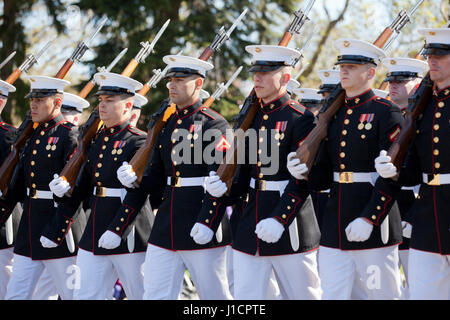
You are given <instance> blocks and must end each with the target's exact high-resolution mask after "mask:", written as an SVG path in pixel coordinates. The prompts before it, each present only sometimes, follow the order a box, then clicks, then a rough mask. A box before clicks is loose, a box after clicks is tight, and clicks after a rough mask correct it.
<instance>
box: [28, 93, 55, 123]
mask: <svg viewBox="0 0 450 320" xmlns="http://www.w3.org/2000/svg"><path fill="white" fill-rule="evenodd" d="M61 104H62V98H61V97H60V96H55V95H54V96H48V97H42V98H31V103H30V111H31V119H32V120H33V122H38V123H42V122H47V121H48V120H50V119H52V118H54V117H55V116H56V115H58V114H59V113H60V110H61Z"/></svg>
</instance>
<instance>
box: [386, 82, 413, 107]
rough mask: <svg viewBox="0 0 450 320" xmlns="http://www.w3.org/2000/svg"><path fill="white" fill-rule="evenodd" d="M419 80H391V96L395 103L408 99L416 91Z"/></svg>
mask: <svg viewBox="0 0 450 320" xmlns="http://www.w3.org/2000/svg"><path fill="white" fill-rule="evenodd" d="M416 84H417V81H416V79H413V80H404V81H389V97H390V99H391V100H392V101H394V102H395V103H397V104H399V103H403V102H404V101H408V98H409V97H410V96H411V95H412V94H413V93H414V91H415V88H416Z"/></svg>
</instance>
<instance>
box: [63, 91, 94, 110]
mask: <svg viewBox="0 0 450 320" xmlns="http://www.w3.org/2000/svg"><path fill="white" fill-rule="evenodd" d="M62 104H63V106H68V107H72V108H75V109H77V111H78V112H83V109H85V108H87V107H89V102H87V101H86V100H85V99H83V98H81V97H79V96H77V95H75V94H72V93H68V92H64V93H63V101H62Z"/></svg>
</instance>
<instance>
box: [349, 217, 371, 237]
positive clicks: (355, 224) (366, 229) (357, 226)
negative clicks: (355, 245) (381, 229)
mask: <svg viewBox="0 0 450 320" xmlns="http://www.w3.org/2000/svg"><path fill="white" fill-rule="evenodd" d="M372 230H373V225H372V224H371V223H370V222H367V221H366V220H365V219H364V218H356V219H355V220H353V221H352V222H350V223H349V224H348V226H347V228H345V233H346V235H347V239H348V241H356V242H362V241H366V240H367V239H369V237H370V234H371V233H372Z"/></svg>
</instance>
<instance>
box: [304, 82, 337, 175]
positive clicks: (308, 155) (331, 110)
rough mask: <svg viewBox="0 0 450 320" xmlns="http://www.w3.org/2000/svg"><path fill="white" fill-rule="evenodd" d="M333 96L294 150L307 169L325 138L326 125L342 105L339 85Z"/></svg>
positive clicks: (309, 167)
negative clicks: (313, 125)
mask: <svg viewBox="0 0 450 320" xmlns="http://www.w3.org/2000/svg"><path fill="white" fill-rule="evenodd" d="M333 94H334V96H333V95H332V96H330V100H331V101H332V103H331V104H330V105H329V107H328V108H327V109H326V110H325V111H323V112H322V113H320V116H319V119H318V121H317V125H316V126H315V127H314V129H313V130H311V132H310V133H309V135H308V136H307V137H306V139H305V140H303V142H302V143H301V144H300V146H299V147H298V148H297V150H296V154H297V158H298V159H300V162H301V163H305V164H306V166H307V167H308V169H311V167H312V165H313V162H314V159H315V157H316V154H317V152H318V151H319V147H320V143H321V141H322V140H323V139H324V138H325V137H326V136H327V130H328V123H330V121H331V119H332V117H333V116H334V115H335V114H336V113H337V112H338V110H339V109H340V108H341V106H342V105H343V104H344V100H345V91H344V90H343V89H342V87H341V85H340V84H339V85H338V87H337V88H336V90H335V92H333ZM305 176H306V175H305Z"/></svg>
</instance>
